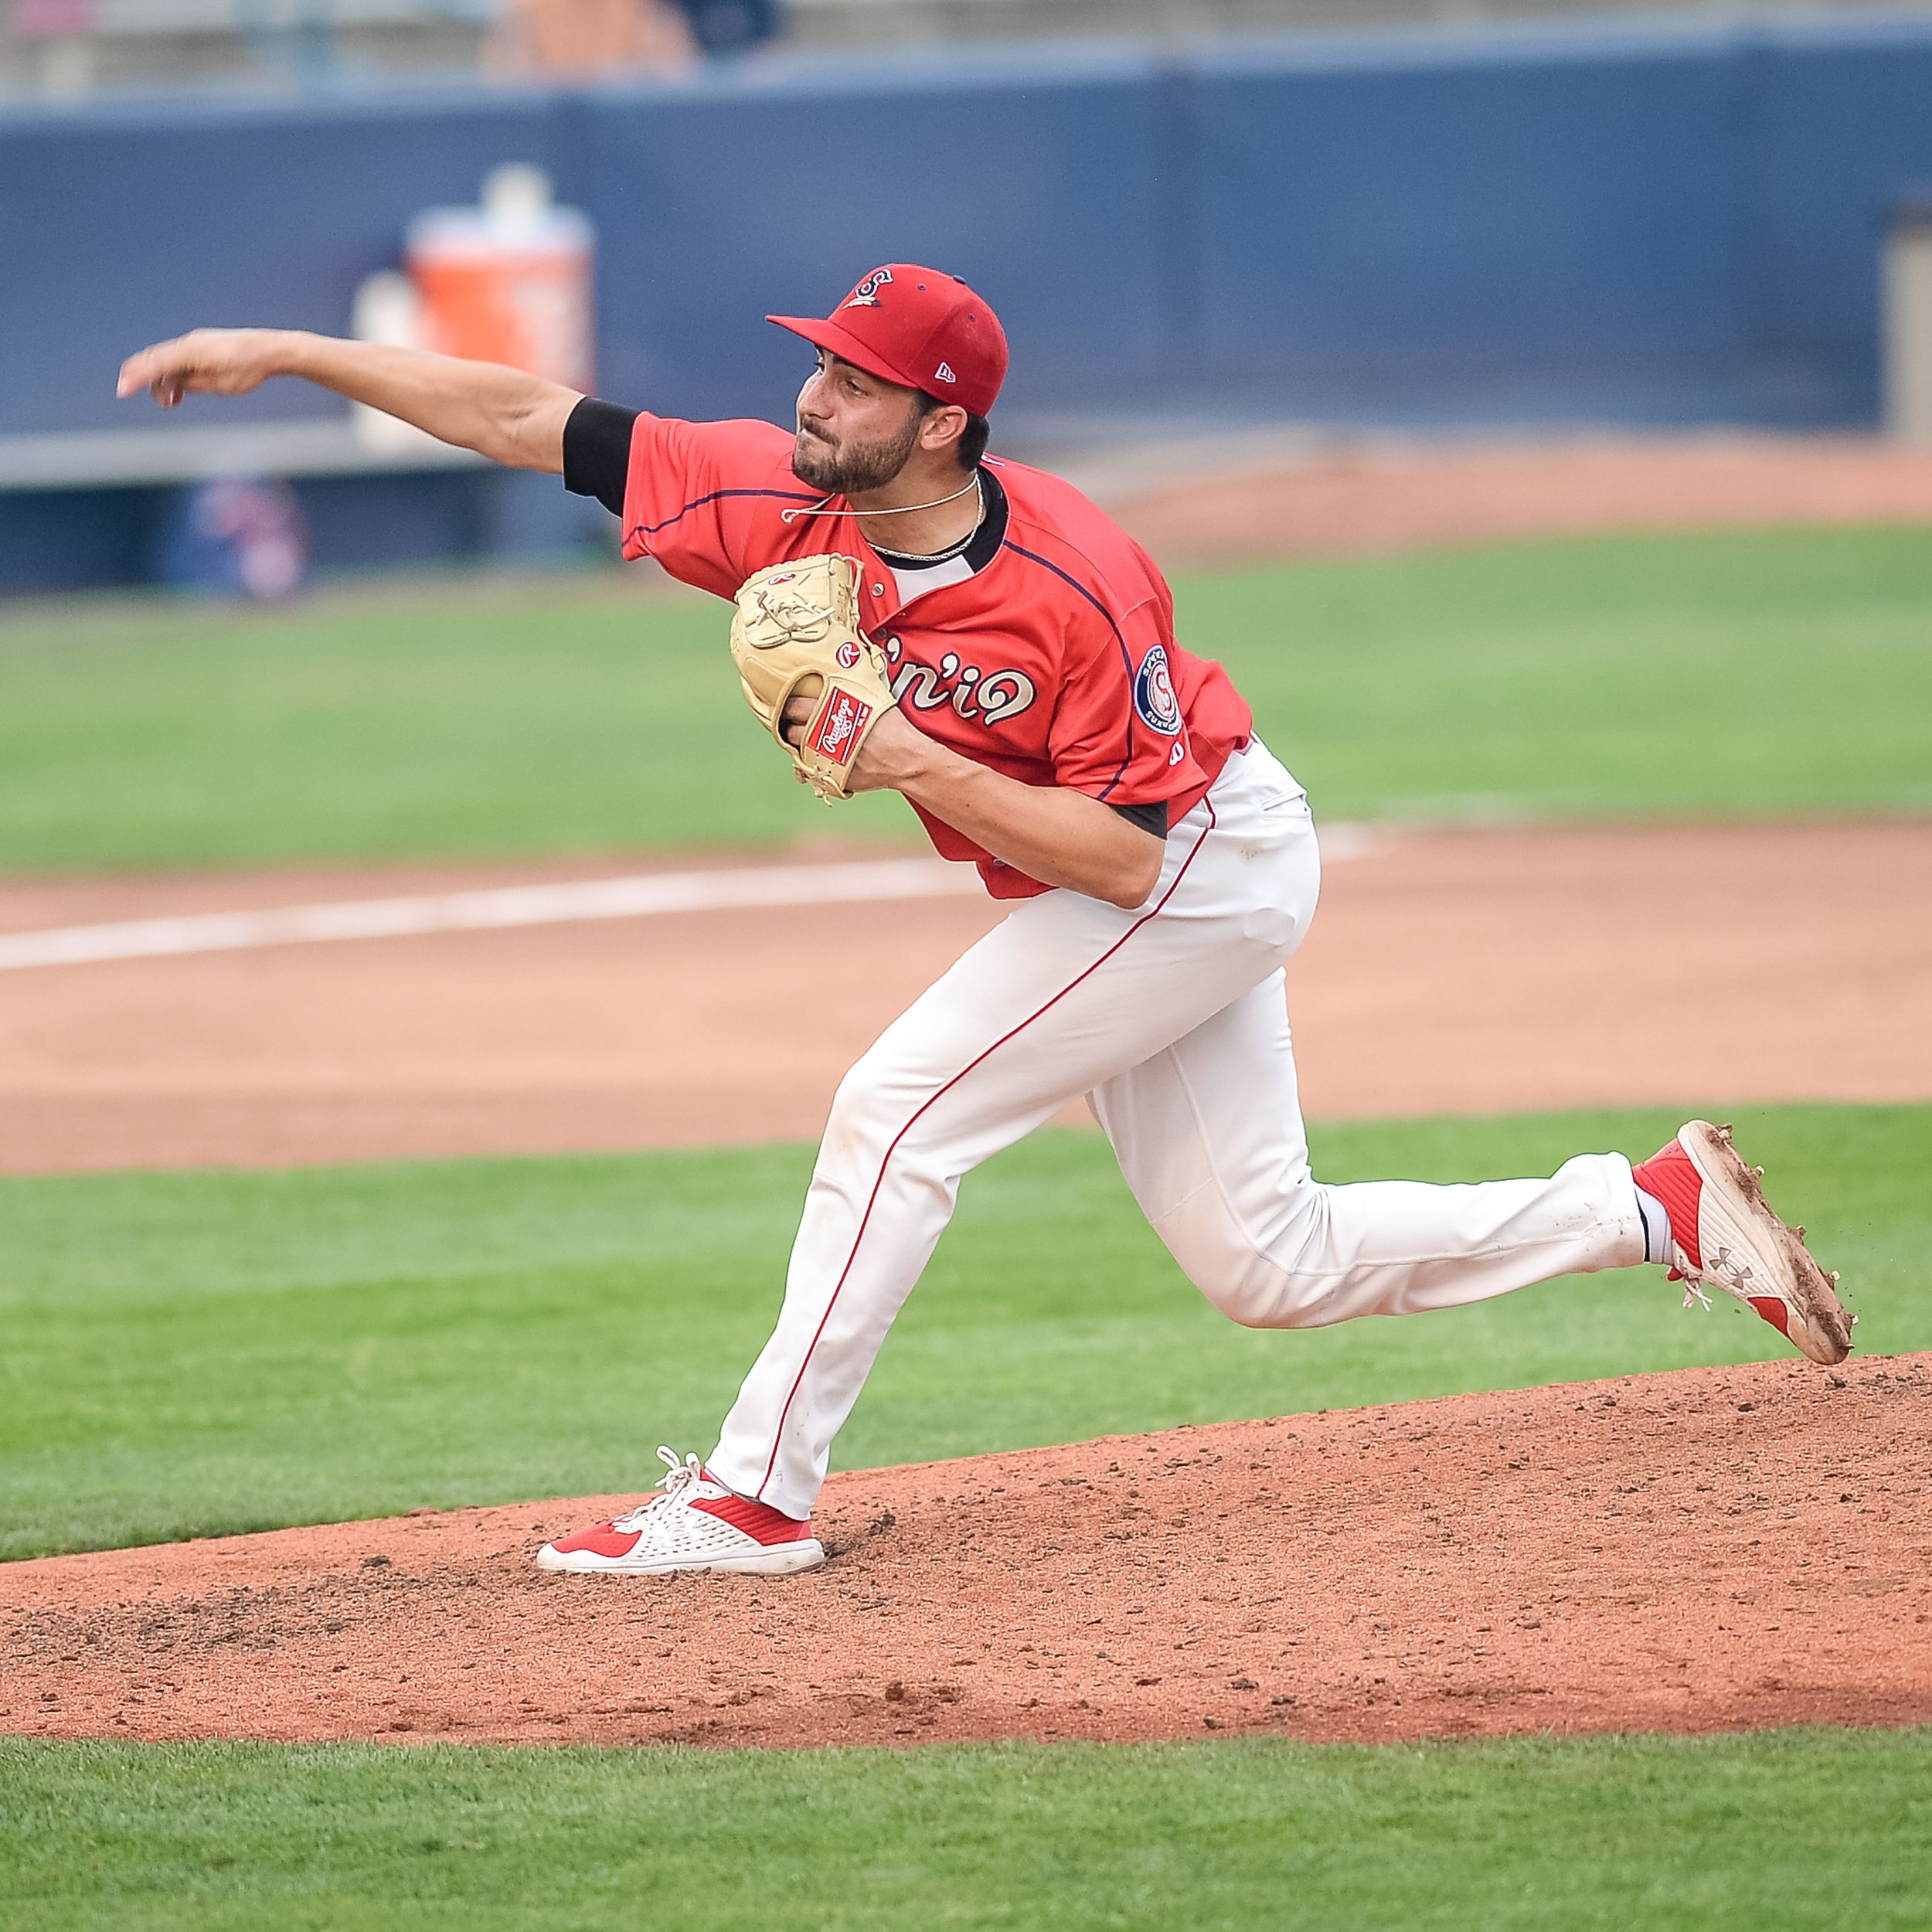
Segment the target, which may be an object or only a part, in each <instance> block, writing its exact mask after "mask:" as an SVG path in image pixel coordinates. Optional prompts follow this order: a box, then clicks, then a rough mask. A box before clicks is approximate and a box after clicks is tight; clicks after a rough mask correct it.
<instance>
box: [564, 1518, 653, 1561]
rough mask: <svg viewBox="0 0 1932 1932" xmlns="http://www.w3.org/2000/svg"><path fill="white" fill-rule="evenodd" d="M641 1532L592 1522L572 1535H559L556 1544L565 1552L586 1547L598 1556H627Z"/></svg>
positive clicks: (636, 1544)
mask: <svg viewBox="0 0 1932 1932" xmlns="http://www.w3.org/2000/svg"><path fill="white" fill-rule="evenodd" d="M643 1533H644V1532H642V1531H641V1530H638V1529H619V1528H618V1527H617V1525H616V1524H615V1523H610V1522H599V1523H593V1524H592V1525H591V1526H590V1528H589V1529H580V1530H579V1531H577V1533H576V1534H575V1535H574V1536H560V1537H559V1538H558V1539H557V1542H556V1548H557V1549H560V1550H561V1551H563V1552H564V1553H566V1554H567V1553H569V1552H570V1551H571V1550H573V1549H587V1550H589V1551H590V1552H591V1553H592V1554H593V1555H594V1556H629V1555H630V1553H631V1551H632V1550H634V1549H636V1548H637V1546H638V1537H639V1536H641V1535H642V1534H643Z"/></svg>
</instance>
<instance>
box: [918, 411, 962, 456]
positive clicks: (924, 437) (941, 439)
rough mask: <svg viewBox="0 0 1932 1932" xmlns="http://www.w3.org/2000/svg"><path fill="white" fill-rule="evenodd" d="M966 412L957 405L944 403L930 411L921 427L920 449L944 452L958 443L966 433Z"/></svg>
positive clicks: (921, 422) (923, 419)
mask: <svg viewBox="0 0 1932 1932" xmlns="http://www.w3.org/2000/svg"><path fill="white" fill-rule="evenodd" d="M966 422H967V417H966V412H965V411H964V410H963V409H961V407H960V406H959V405H958V404H957V403H942V404H941V405H940V406H939V407H938V408H937V409H936V410H928V411H927V413H926V415H925V416H924V417H923V418H922V419H921V420H920V425H919V446H920V448H921V449H927V450H943V449H944V448H946V447H947V446H948V445H949V444H954V443H957V441H958V440H959V439H960V437H961V436H963V435H964V434H965V433H966Z"/></svg>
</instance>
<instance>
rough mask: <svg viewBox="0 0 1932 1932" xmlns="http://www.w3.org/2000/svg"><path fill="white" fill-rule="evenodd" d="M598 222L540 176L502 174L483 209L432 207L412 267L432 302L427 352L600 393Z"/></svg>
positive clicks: (420, 222)
mask: <svg viewBox="0 0 1932 1932" xmlns="http://www.w3.org/2000/svg"><path fill="white" fill-rule="evenodd" d="M596 260H597V253H596V245H595V236H594V233H593V231H592V229H591V226H590V222H589V220H588V219H587V218H586V217H585V216H583V214H582V213H580V212H579V210H577V209H574V208H560V207H558V206H556V204H555V203H554V202H552V200H551V199H550V183H549V178H548V177H547V176H546V175H544V174H543V172H542V171H541V170H540V169H538V168H526V167H522V166H512V167H505V168H497V169H495V171H494V172H492V173H491V174H490V175H488V178H487V179H485V182H484V183H483V199H482V205H481V206H480V207H477V208H430V209H425V210H424V211H423V213H422V214H420V215H419V216H417V218H416V219H415V220H414V221H413V222H411V223H410V227H409V233H408V235H407V237H406V240H405V243H404V247H403V265H404V267H406V269H407V270H408V272H409V276H410V280H411V281H413V283H414V284H416V287H417V293H418V294H419V295H420V298H421V300H422V336H423V347H424V348H425V349H435V350H437V351H438V352H440V354H443V355H461V356H464V357H467V358H468V359H470V360H471V361H472V362H507V363H509V365H510V366H511V367H512V368H513V369H528V370H529V372H531V373H532V375H535V376H547V377H549V379H550V380H551V381H552V382H554V383H564V384H565V385H566V386H568V387H570V388H571V389H582V390H583V391H584V392H586V393H589V392H590V390H592V389H595V387H596V386H597V383H596V380H595V369H594V360H595V353H594V345H595V339H596V338H595V333H594V328H595V325H594V311H593V307H592V288H593V283H594V274H595V271H596Z"/></svg>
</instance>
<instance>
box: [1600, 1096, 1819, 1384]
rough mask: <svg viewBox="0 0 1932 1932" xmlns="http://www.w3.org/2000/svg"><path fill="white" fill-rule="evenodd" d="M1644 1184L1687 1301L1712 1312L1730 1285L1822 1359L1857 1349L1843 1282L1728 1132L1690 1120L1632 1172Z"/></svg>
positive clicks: (1780, 1329)
mask: <svg viewBox="0 0 1932 1932" xmlns="http://www.w3.org/2000/svg"><path fill="white" fill-rule="evenodd" d="M1631 1172H1632V1173H1633V1174H1634V1176H1635V1179H1636V1182H1637V1185H1638V1186H1639V1187H1641V1189H1643V1190H1644V1192H1645V1193H1646V1194H1649V1195H1651V1196H1655V1199H1658V1200H1659V1201H1662V1202H1663V1204H1664V1206H1665V1209H1667V1210H1668V1213H1669V1215H1670V1231H1671V1246H1672V1259H1673V1264H1674V1265H1673V1266H1672V1269H1671V1279H1672V1281H1683V1282H1685V1283H1686V1284H1688V1285H1687V1286H1686V1287H1685V1291H1684V1305H1685V1307H1686V1308H1688V1307H1689V1306H1690V1304H1691V1303H1692V1301H1693V1300H1695V1301H1702V1303H1703V1304H1704V1305H1705V1306H1706V1308H1709V1306H1710V1298H1709V1296H1708V1295H1707V1294H1706V1293H1705V1292H1704V1291H1705V1290H1706V1288H1707V1287H1713V1288H1722V1289H1723V1291H1724V1292H1725V1293H1726V1294H1734V1295H1736V1298H1738V1300H1739V1301H1742V1302H1743V1304H1744V1305H1745V1306H1746V1307H1747V1308H1750V1309H1751V1310H1753V1311H1754V1312H1755V1313H1757V1314H1758V1315H1761V1316H1763V1318H1764V1319H1765V1320H1766V1321H1768V1322H1769V1323H1770V1325H1771V1326H1772V1327H1773V1328H1775V1329H1777V1332H1778V1333H1779V1334H1780V1335H1784V1336H1785V1337H1786V1338H1787V1339H1789V1340H1790V1341H1791V1342H1795V1343H1796V1344H1797V1345H1798V1347H1799V1348H1800V1349H1803V1350H1804V1352H1805V1354H1807V1355H1809V1356H1810V1357H1811V1359H1812V1360H1813V1361H1814V1362H1824V1363H1825V1364H1827V1365H1830V1364H1831V1363H1833V1362H1842V1361H1843V1360H1844V1359H1845V1357H1846V1356H1847V1355H1849V1354H1850V1353H1851V1352H1852V1318H1851V1317H1849V1315H1846V1313H1845V1309H1844V1308H1843V1306H1842V1304H1841V1303H1840V1302H1839V1301H1838V1295H1837V1294H1836V1292H1835V1291H1836V1288H1837V1286H1838V1277H1837V1276H1836V1275H1835V1274H1826V1273H1825V1270H1823V1269H1822V1268H1821V1267H1819V1266H1818V1264H1817V1263H1816V1262H1815V1260H1812V1259H1811V1253H1810V1251H1809V1250H1808V1249H1807V1248H1806V1247H1805V1245H1804V1229H1803V1228H1802V1227H1796V1228H1791V1227H1787V1226H1785V1225H1784V1223H1783V1222H1782V1221H1781V1220H1780V1219H1778V1218H1777V1216H1776V1215H1775V1214H1774V1213H1772V1212H1771V1209H1770V1203H1769V1202H1767V1201H1766V1199H1764V1189H1762V1188H1761V1187H1760V1186H1759V1185H1758V1182H1759V1181H1760V1179H1762V1177H1763V1175H1764V1169H1763V1168H1761V1167H1747V1166H1746V1165H1744V1163H1743V1162H1742V1161H1741V1160H1740V1159H1739V1158H1738V1156H1737V1150H1736V1148H1735V1147H1733V1145H1731V1130H1730V1128H1728V1127H1713V1126H1712V1124H1710V1122H1709V1121H1685V1123H1684V1124H1683V1125H1682V1127H1681V1128H1679V1129H1678V1130H1677V1138H1676V1139H1675V1140H1674V1141H1672V1142H1671V1143H1670V1145H1668V1147H1665V1148H1663V1149H1662V1151H1659V1152H1658V1153H1656V1154H1654V1155H1651V1158H1649V1159H1648V1161H1645V1162H1642V1163H1641V1165H1639V1166H1638V1167H1636V1168H1633V1169H1632V1170H1631Z"/></svg>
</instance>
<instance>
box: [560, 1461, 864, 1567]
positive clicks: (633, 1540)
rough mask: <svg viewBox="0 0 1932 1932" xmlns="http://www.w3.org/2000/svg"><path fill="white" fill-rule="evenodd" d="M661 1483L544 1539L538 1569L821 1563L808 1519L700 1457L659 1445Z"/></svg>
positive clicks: (822, 1553)
mask: <svg viewBox="0 0 1932 1932" xmlns="http://www.w3.org/2000/svg"><path fill="white" fill-rule="evenodd" d="M658 1454H659V1455H660V1456H662V1458H664V1460H665V1464H666V1465H667V1468H668V1473H667V1474H666V1475H665V1479H664V1486H663V1488H661V1489H659V1490H658V1492H656V1493H655V1495H650V1496H647V1497H646V1498H645V1500H644V1501H643V1502H641V1503H640V1504H639V1505H638V1507H637V1508H636V1509H633V1510H631V1511H630V1512H628V1513H627V1514H626V1515H621V1516H618V1517H616V1518H614V1519H613V1520H612V1521H611V1522H600V1523H593V1524H592V1525H591V1526H590V1528H589V1529H580V1530H578V1531H577V1532H575V1533H574V1534H573V1535H571V1536H560V1537H559V1538H558V1539H557V1540H556V1542H555V1543H546V1544H545V1545H544V1546H543V1548H542V1549H539V1551H538V1552H537V1553H536V1566H537V1568H538V1569H539V1570H570V1571H573V1572H575V1573H578V1574H580V1575H586V1576H592V1575H594V1576H624V1577H668V1576H669V1575H671V1574H672V1573H673V1572H674V1571H677V1570H740V1571H743V1572H746V1573H750V1574H751V1575H753V1576H759V1577H785V1576H789V1575H791V1573H792V1572H793V1571H794V1570H816V1569H817V1568H818V1566H819V1565H820V1564H821V1563H823V1562H824V1561H825V1549H824V1548H823V1547H822V1546H821V1544H820V1543H819V1541H818V1538H817V1537H815V1536H813V1534H812V1533H811V1524H810V1523H808V1522H798V1521H796V1520H795V1519H793V1518H792V1517H790V1516H786V1515H781V1514H780V1513H779V1512H777V1510H775V1509H773V1508H772V1507H771V1506H770V1504H769V1503H762V1502H747V1500H746V1498H743V1496H740V1495H733V1492H731V1491H730V1490H729V1489H727V1488H726V1487H725V1486H724V1485H723V1483H721V1482H717V1481H713V1478H712V1477H711V1476H710V1475H709V1474H708V1473H707V1472H706V1470H705V1468H704V1467H703V1465H702V1464H700V1463H699V1461H698V1458H696V1456H686V1457H685V1458H684V1460H683V1461H682V1462H680V1461H679V1460H678V1458H677V1457H676V1456H675V1455H674V1454H672V1451H670V1450H668V1449H662V1448H661V1449H659V1450H658Z"/></svg>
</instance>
